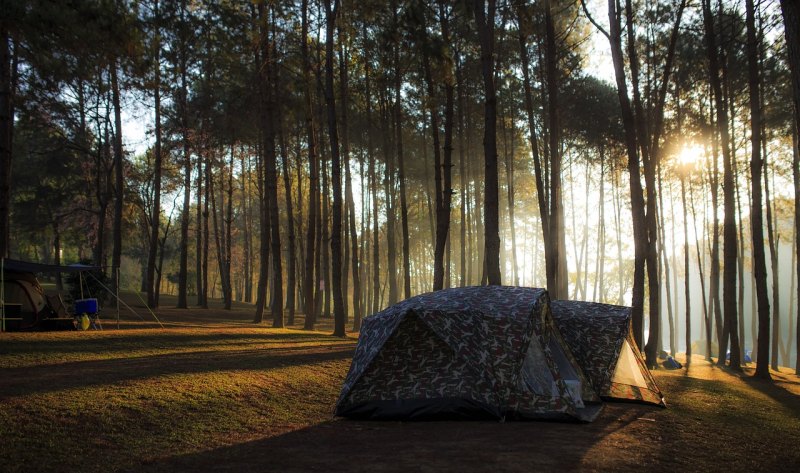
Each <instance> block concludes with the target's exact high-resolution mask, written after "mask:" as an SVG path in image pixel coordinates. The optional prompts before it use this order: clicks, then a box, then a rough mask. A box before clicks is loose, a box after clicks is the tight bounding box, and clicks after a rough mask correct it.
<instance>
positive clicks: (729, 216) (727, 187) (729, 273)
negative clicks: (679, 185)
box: [703, 0, 741, 370]
mask: <svg viewBox="0 0 800 473" xmlns="http://www.w3.org/2000/svg"><path fill="white" fill-rule="evenodd" d="M703 23H704V25H705V33H706V46H707V51H708V60H709V61H708V62H709V79H710V82H711V87H712V91H713V96H714V102H715V104H716V107H715V109H716V122H717V128H718V130H719V133H720V142H721V145H722V160H723V183H722V190H723V200H724V203H723V209H724V220H723V226H722V229H723V240H724V242H723V243H724V248H723V254H724V263H725V265H724V272H723V277H722V298H723V305H724V312H725V313H724V317H723V327H722V343H721V344H720V346H719V359H718V361H717V363H718V364H720V365H724V364H725V358H726V353H727V344H728V338H730V342H731V357H730V366H731V368H733V369H735V370H740V369H741V360H740V358H739V331H738V328H737V323H738V317H737V313H736V312H737V309H736V251H737V244H736V203H735V200H734V189H733V187H734V178H733V165H732V159H731V151H730V138H729V135H728V111H727V107H726V106H725V104H724V103H723V101H724V97H723V95H722V88H721V84H720V78H719V55H718V51H717V43H716V32H715V31H714V24H713V17H712V14H711V5H710V0H704V2H703Z"/></svg>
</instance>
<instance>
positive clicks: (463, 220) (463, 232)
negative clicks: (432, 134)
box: [455, 54, 468, 287]
mask: <svg viewBox="0 0 800 473" xmlns="http://www.w3.org/2000/svg"><path fill="white" fill-rule="evenodd" d="M455 57H456V58H455V74H456V84H457V85H458V179H459V185H460V188H459V192H460V206H461V207H460V216H459V219H460V237H461V238H460V243H461V245H460V246H461V252H460V259H459V271H460V277H459V283H458V285H459V286H460V287H465V286H466V285H467V281H468V279H467V246H468V242H467V185H468V182H467V170H466V167H465V165H464V161H465V159H466V158H465V156H466V149H465V148H466V143H465V141H466V140H465V135H466V130H465V129H464V112H465V111H464V108H465V106H466V104H465V97H464V95H465V94H464V83H463V74H464V73H463V71H462V69H463V67H462V66H461V61H460V60H459V59H458V58H459V55H458V54H456V55H455Z"/></svg>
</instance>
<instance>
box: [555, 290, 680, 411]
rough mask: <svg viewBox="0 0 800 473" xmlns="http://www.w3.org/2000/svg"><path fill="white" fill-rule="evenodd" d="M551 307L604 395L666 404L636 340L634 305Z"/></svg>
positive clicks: (569, 303) (567, 304) (572, 303)
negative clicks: (633, 315)
mask: <svg viewBox="0 0 800 473" xmlns="http://www.w3.org/2000/svg"><path fill="white" fill-rule="evenodd" d="M551 308H552V312H553V318H554V319H555V323H556V325H557V326H558V330H559V331H560V332H561V334H562V336H563V337H564V340H565V341H566V343H567V345H568V346H569V349H570V350H571V351H572V354H573V355H574V356H575V359H576V360H577V361H578V364H579V365H580V366H581V368H582V369H583V372H584V373H585V374H586V376H588V378H589V381H590V382H591V383H592V386H594V388H595V390H596V392H597V393H598V394H599V395H600V396H601V397H602V398H603V399H606V400H617V401H639V402H644V403H649V404H656V405H661V406H664V405H665V404H664V397H663V396H662V395H661V391H659V389H658V387H657V386H656V383H655V380H654V379H653V376H652V375H651V374H650V371H649V370H648V369H647V366H646V365H645V363H644V359H643V358H642V354H641V353H640V352H639V349H638V348H637V347H636V342H635V341H634V340H633V333H632V332H631V308H630V307H621V306H615V305H608V304H598V303H593V302H579V301H552V303H551Z"/></svg>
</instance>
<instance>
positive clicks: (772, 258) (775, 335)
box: [761, 141, 781, 371]
mask: <svg viewBox="0 0 800 473" xmlns="http://www.w3.org/2000/svg"><path fill="white" fill-rule="evenodd" d="M764 145H765V143H764V141H762V142H761V153H762V163H763V173H764V206H765V208H766V210H767V212H766V214H767V215H766V217H767V222H766V223H767V242H768V244H769V262H770V269H771V272H772V281H773V283H772V309H771V315H772V337H771V345H770V367H771V368H772V369H773V370H776V371H777V370H778V354H779V348H780V340H781V319H780V315H781V304H780V301H781V298H780V284H779V283H778V281H780V271H779V268H778V251H779V247H780V238H779V237H776V235H775V233H776V229H775V227H774V224H775V223H776V222H774V220H773V218H772V199H771V198H770V194H769V162H768V160H767V153H766V149H765V146H764Z"/></svg>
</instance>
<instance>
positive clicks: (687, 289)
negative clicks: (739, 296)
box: [681, 174, 692, 370]
mask: <svg viewBox="0 0 800 473" xmlns="http://www.w3.org/2000/svg"><path fill="white" fill-rule="evenodd" d="M681 204H682V208H683V292H684V301H685V304H686V307H685V312H686V319H685V320H686V369H687V370H688V369H689V366H690V365H691V364H692V291H691V288H692V285H691V282H690V280H689V225H688V220H689V217H688V214H687V212H686V176H684V175H683V174H681Z"/></svg>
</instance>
